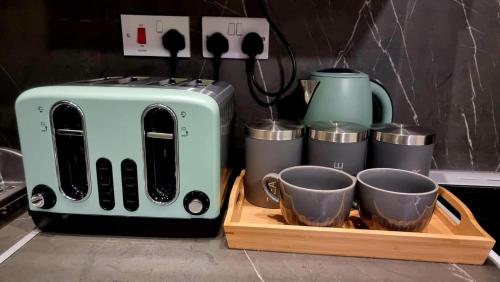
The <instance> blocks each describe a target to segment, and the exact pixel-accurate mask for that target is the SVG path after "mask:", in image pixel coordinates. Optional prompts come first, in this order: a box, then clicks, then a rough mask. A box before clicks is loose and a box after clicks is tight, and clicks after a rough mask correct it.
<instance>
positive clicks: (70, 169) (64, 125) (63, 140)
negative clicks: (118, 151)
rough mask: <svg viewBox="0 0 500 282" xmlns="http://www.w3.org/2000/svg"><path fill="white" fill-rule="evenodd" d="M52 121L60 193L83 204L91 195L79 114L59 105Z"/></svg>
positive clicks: (73, 108) (70, 106) (69, 105)
mask: <svg viewBox="0 0 500 282" xmlns="http://www.w3.org/2000/svg"><path fill="white" fill-rule="evenodd" d="M51 119H52V127H53V128H52V130H53V134H54V135H53V142H54V147H55V153H56V166H57V172H58V177H59V186H60V190H61V192H62V193H63V194H64V195H65V196H66V197H68V198H69V199H72V200H83V199H85V198H86V197H87V196H88V195H89V192H90V186H89V183H90V179H89V178H90V176H89V174H88V171H89V170H88V157H87V147H86V140H85V129H84V119H83V114H82V111H81V110H80V109H79V108H78V107H77V106H76V105H75V104H73V103H71V102H61V103H58V104H57V105H55V106H54V107H53V108H52V111H51Z"/></svg>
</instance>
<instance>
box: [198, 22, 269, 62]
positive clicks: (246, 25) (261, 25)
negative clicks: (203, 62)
mask: <svg viewBox="0 0 500 282" xmlns="http://www.w3.org/2000/svg"><path fill="white" fill-rule="evenodd" d="M201 22H202V44H203V57H204V58H212V57H213V56H212V54H211V53H210V52H208V50H207V44H206V42H207V37H208V36H210V35H212V34H213V33H216V32H220V33H221V34H222V35H224V36H225V37H226V38H227V40H228V41H229V51H228V52H227V53H224V54H222V58H223V59H246V58H248V56H247V55H246V54H244V53H243V52H242V51H241V42H242V41H243V37H244V36H245V35H246V34H247V33H250V32H256V33H258V34H260V35H261V36H262V39H263V43H264V52H262V54H260V55H258V56H257V57H256V58H257V59H267V58H268V56H269V23H268V22H267V20H266V19H265V18H238V17H203V18H202V20H201Z"/></svg>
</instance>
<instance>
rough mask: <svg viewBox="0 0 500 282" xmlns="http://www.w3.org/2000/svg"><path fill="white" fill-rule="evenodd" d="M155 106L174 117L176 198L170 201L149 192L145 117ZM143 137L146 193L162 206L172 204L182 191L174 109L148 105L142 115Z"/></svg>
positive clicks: (151, 199)
mask: <svg viewBox="0 0 500 282" xmlns="http://www.w3.org/2000/svg"><path fill="white" fill-rule="evenodd" d="M155 108H162V109H165V110H167V111H168V112H169V113H170V115H171V116H172V118H173V119H174V136H175V137H174V139H175V182H176V183H175V188H176V189H175V196H174V198H173V199H172V200H171V201H169V202H159V201H155V200H154V199H153V198H151V196H150V195H149V193H148V168H147V166H148V165H147V160H146V137H147V135H146V128H145V126H144V117H145V116H146V114H147V113H148V112H149V111H150V110H152V109H155ZM141 129H142V130H141V131H142V133H141V137H142V154H143V163H144V171H143V173H144V193H145V194H146V197H147V198H148V199H149V200H150V201H151V202H152V203H155V204H157V205H160V206H168V205H171V204H172V203H174V202H175V201H176V200H177V198H178V197H179V193H180V185H179V183H180V180H179V138H178V137H177V136H178V134H177V116H176V115H175V113H174V111H173V110H172V109H170V108H169V107H168V106H165V105H163V104H151V105H149V106H147V107H146V109H145V110H144V111H143V112H142V116H141Z"/></svg>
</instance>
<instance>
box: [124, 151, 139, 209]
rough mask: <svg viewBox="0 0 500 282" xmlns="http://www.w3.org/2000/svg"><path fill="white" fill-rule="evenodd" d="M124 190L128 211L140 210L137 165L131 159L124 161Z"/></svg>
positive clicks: (125, 204)
mask: <svg viewBox="0 0 500 282" xmlns="http://www.w3.org/2000/svg"><path fill="white" fill-rule="evenodd" d="M121 169H122V190H123V206H124V207H125V209H127V210H128V211H135V210H137V208H139V194H138V191H137V190H138V189H137V165H136V164H135V162H134V161H133V160H131V159H125V160H123V161H122V165H121Z"/></svg>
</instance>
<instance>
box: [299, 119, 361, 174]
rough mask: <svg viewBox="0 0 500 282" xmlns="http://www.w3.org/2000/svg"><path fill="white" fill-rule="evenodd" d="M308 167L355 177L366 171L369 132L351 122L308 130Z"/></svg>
mask: <svg viewBox="0 0 500 282" xmlns="http://www.w3.org/2000/svg"><path fill="white" fill-rule="evenodd" d="M308 129H309V133H308V136H309V137H308V139H307V163H308V164H310V165H318V166H327V167H331V168H336V169H339V170H343V171H345V172H347V173H349V174H350V175H356V174H357V173H358V172H359V171H361V170H363V169H364V168H365V163H366V150H367V142H368V141H367V139H368V131H369V128H368V127H365V126H363V125H360V124H357V123H351V122H334V121H332V122H316V123H312V124H311V125H310V126H309V127H308Z"/></svg>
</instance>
